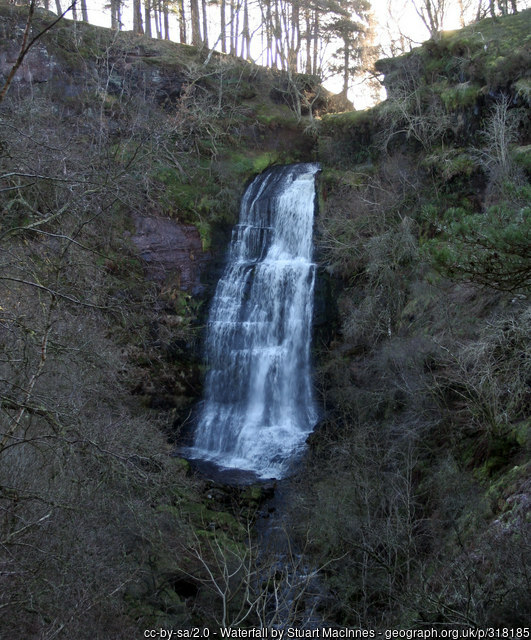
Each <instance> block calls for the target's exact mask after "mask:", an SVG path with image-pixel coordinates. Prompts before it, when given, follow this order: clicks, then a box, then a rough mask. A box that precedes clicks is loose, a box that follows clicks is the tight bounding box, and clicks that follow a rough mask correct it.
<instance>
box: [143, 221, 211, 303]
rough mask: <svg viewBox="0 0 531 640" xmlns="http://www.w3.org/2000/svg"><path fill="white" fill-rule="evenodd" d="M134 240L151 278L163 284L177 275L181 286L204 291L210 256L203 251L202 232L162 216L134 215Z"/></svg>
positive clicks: (186, 289)
mask: <svg viewBox="0 0 531 640" xmlns="http://www.w3.org/2000/svg"><path fill="white" fill-rule="evenodd" d="M134 221H135V226H136V233H135V234H134V235H133V238H132V239H133V242H134V243H135V245H136V247H137V248H138V249H139V251H140V256H141V258H142V259H143V261H144V263H145V264H146V270H147V274H148V277H149V278H151V279H152V280H155V281H156V282H158V283H160V284H164V283H165V282H167V281H169V280H170V279H172V278H173V279H175V278H176V282H175V283H176V284H177V286H178V288H179V289H182V290H184V291H187V292H189V293H193V294H195V295H198V294H200V293H201V292H202V291H203V286H202V284H201V281H200V276H201V272H202V270H203V268H204V266H205V264H206V263H207V261H208V259H209V254H208V253H206V252H204V251H203V247H202V244H201V237H200V235H199V231H198V230H197V228H196V227H194V226H193V225H184V224H180V223H178V222H176V221H174V220H170V219H169V218H161V217H158V216H139V215H136V216H135V217H134Z"/></svg>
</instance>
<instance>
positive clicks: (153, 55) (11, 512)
mask: <svg viewBox="0 0 531 640" xmlns="http://www.w3.org/2000/svg"><path fill="white" fill-rule="evenodd" d="M16 11H17V10H16V9H15V8H13V7H8V8H5V7H4V8H2V16H3V20H4V22H3V25H4V32H3V33H4V35H5V38H6V40H7V41H10V40H12V39H15V38H16V37H17V34H18V31H17V28H18V27H17V24H18V22H17V19H16ZM528 16H529V14H528V13H523V14H520V15H518V16H509V17H507V18H505V19H504V20H497V21H486V22H485V23H481V25H479V26H477V27H475V29H476V30H475V31H472V30H469V31H464V32H458V33H455V34H450V35H447V36H445V37H443V38H442V39H441V40H440V41H438V42H437V43H430V44H429V45H428V46H427V47H424V48H422V49H420V50H417V51H416V52H414V53H412V54H410V55H409V56H406V57H405V58H403V59H402V60H400V61H397V62H393V63H384V64H387V65H392V68H391V67H389V71H388V88H389V100H388V101H387V102H386V103H385V104H383V105H381V106H380V107H378V108H377V109H375V110H373V111H371V112H363V113H352V114H340V115H337V116H326V117H325V118H323V121H322V123H321V128H320V133H319V139H318V144H319V156H320V159H321V160H322V162H323V163H324V166H325V171H324V175H323V213H322V216H321V221H320V229H319V234H320V240H319V243H320V252H321V256H322V259H323V262H325V263H326V265H327V269H328V271H329V272H330V275H331V282H332V286H333V287H334V296H335V298H336V302H337V306H338V318H337V323H338V327H337V331H336V333H335V335H334V336H333V339H332V341H331V342H330V343H328V342H327V343H326V344H319V345H316V349H317V351H318V354H317V355H318V371H317V383H318V387H319V389H320V391H321V394H322V395H321V398H322V404H323V408H324V414H325V415H324V419H323V422H322V424H321V425H320V428H319V430H318V431H317V432H316V433H315V434H314V435H313V436H312V438H311V449H310V453H309V456H308V459H307V461H306V463H305V469H303V470H302V471H301V473H300V474H298V476H297V477H296V478H294V479H293V483H294V490H293V491H292V493H291V495H290V496H289V500H290V502H289V506H290V509H289V511H290V513H292V515H294V516H295V518H294V520H295V524H294V529H293V535H294V536H295V538H296V539H297V541H298V542H299V548H301V549H304V550H305V553H306V554H307V557H308V558H310V559H311V560H312V561H313V562H314V563H315V564H314V566H316V567H323V569H322V576H323V581H324V584H325V586H326V588H327V590H328V592H329V593H330V594H331V595H332V596H333V597H332V598H330V599H328V600H327V599H323V600H322V611H321V612H320V615H321V616H322V619H323V621H326V624H327V625H328V624H330V623H336V624H340V625H347V624H348V625H355V626H356V625H357V626H361V627H363V628H368V627H375V628H388V627H391V626H395V627H406V628H411V627H420V628H422V626H423V625H429V626H431V625H434V624H435V625H439V624H444V625H451V626H456V627H460V626H463V625H467V626H480V625H483V624H488V625H490V626H511V625H514V626H524V624H525V623H526V622H527V621H526V620H525V614H526V608H525V607H526V603H527V602H528V601H529V593H528V589H529V587H528V585H529V576H528V574H527V571H528V566H529V538H528V529H527V527H528V521H527V520H526V518H528V510H529V507H528V504H529V498H528V494H529V463H528V446H529V436H528V432H529V414H530V411H529V410H530V403H531V400H530V397H529V380H530V376H531V372H530V354H529V326H530V323H529V319H530V318H529V309H528V295H529V290H528V287H529V258H528V256H527V254H526V253H525V251H526V247H527V246H528V238H529V209H528V198H529V193H528V185H527V178H528V174H526V171H527V172H528V171H529V140H528V135H529V132H528V129H527V126H528V125H527V122H526V120H525V117H524V116H525V115H526V114H527V110H528V106H529V105H528V99H529V93H528V92H527V91H526V86H527V84H526V83H528V78H527V76H525V73H524V69H525V65H524V64H523V63H522V60H523V56H525V55H526V54H525V48H524V47H519V45H520V44H525V38H526V37H527V34H526V33H524V30H523V27H522V25H525V24H526V21H528V20H529V18H528ZM43 19H46V16H45V17H44V18H43ZM505 29H507V30H509V31H512V32H513V33H514V35H512V36H511V42H514V43H516V44H515V45H514V46H511V47H510V48H509V49H508V51H509V52H511V53H510V54H509V53H507V52H505V51H504V52H502V54H500V55H498V53H496V52H497V51H498V49H496V46H497V45H496V42H500V43H502V42H505V41H507V37H508V36H507V34H506V31H505ZM507 33H508V32H507ZM478 34H481V36H480V35H478ZM518 34H519V35H518ZM482 38H487V39H488V47H487V49H486V50H485V49H484V47H483V48H482V46H483V45H481V44H480V42H483V39H482ZM465 40H466V44H465ZM459 42H461V45H460V44H459ZM491 45H492V46H491ZM460 46H461V48H459V47H460ZM499 46H505V45H501V44H500V45H499ZM482 52H483V53H482ZM490 52H494V53H495V54H496V55H495V56H494V53H493V56H494V58H493V60H494V63H492V64H491V59H490V58H489V56H490ZM34 53H35V59H34V62H32V63H31V64H34V63H36V62H39V64H41V65H43V66H42V67H41V70H42V69H43V73H44V75H45V76H46V73H47V69H48V70H49V69H51V68H53V69H54V73H53V75H51V76H46V82H42V83H41V84H36V83H33V84H29V85H28V84H24V82H22V81H21V82H17V83H16V84H14V85H13V87H12V90H11V91H10V94H9V99H8V100H6V101H5V102H4V103H3V104H2V108H1V112H0V118H1V120H2V125H3V128H2V135H1V140H0V142H1V152H0V162H1V165H2V166H1V176H2V184H1V187H0V189H1V190H0V202H1V205H2V210H3V217H2V222H1V228H0V244H1V247H2V255H1V258H0V260H1V274H0V318H1V320H0V340H1V357H0V384H1V386H0V401H1V413H0V417H1V424H2V427H1V430H2V436H1V441H0V463H1V464H0V507H1V510H2V519H1V522H0V536H1V537H0V539H1V541H2V560H1V562H2V565H1V566H2V571H1V573H0V589H1V591H2V593H3V602H2V608H0V624H1V626H2V629H5V630H6V633H9V634H11V635H12V636H13V637H27V636H29V635H35V636H37V635H39V636H45V635H47V636H53V635H54V634H55V635H60V634H64V635H65V636H66V635H68V636H75V637H79V638H84V637H87V638H88V637H90V638H93V637H103V638H105V637H109V636H110V635H111V634H112V635H113V636H116V637H118V638H120V637H128V638H130V637H131V634H135V635H136V633H138V629H142V628H155V627H159V626H160V627H164V628H180V627H184V628H186V627H190V626H204V625H206V626H213V627H217V626H218V625H228V624H234V625H240V626H255V625H258V624H263V623H264V621H265V620H266V619H267V620H268V621H269V623H271V622H272V621H273V622H278V623H279V624H280V623H281V622H286V621H289V622H290V623H291V624H293V625H297V624H299V623H300V622H301V621H303V620H304V617H305V616H306V614H307V611H308V606H307V605H306V604H305V597H306V589H307V587H308V583H307V582H305V581H304V580H303V581H302V582H299V583H298V584H299V585H300V588H299V589H298V591H297V592H296V593H295V594H294V592H293V590H289V589H286V588H285V583H286V582H288V583H289V581H290V577H289V573H286V572H285V571H284V570H283V569H284V568H283V567H279V565H278V563H277V559H276V558H273V559H272V560H271V561H269V559H267V560H268V561H267V562H265V563H264V555H263V551H261V553H260V554H258V550H257V548H256V543H255V541H254V540H253V539H252V536H251V535H250V527H251V526H252V522H253V517H254V513H255V511H256V509H257V508H258V506H259V503H260V500H261V499H262V496H263V494H262V492H261V491H260V489H258V488H250V489H247V490H240V491H236V490H235V491H229V490H226V489H222V488H220V487H213V486H212V485H209V484H208V483H205V482H202V481H200V480H198V479H197V478H193V477H192V476H190V475H189V468H188V465H187V464H186V462H185V461H182V460H179V459H177V458H172V457H171V455H170V454H171V446H172V445H171V444H169V443H168V440H167V438H165V437H163V435H162V433H168V432H169V431H172V429H171V425H172V424H174V423H175V424H176V425H177V426H179V425H181V423H182V422H183V420H182V418H183V417H185V416H186V415H188V413H189V410H190V407H191V405H192V403H193V401H194V399H195V398H196V397H197V396H198V394H199V393H200V371H199V364H198V360H197V350H196V345H197V344H198V342H199V336H198V333H199V331H200V329H199V328H198V324H199V322H200V320H199V319H198V318H199V316H200V313H201V309H200V303H199V302H198V301H194V300H192V299H191V298H190V297H189V296H186V295H184V294H183V293H182V292H180V291H179V289H178V287H177V285H175V286H172V287H169V288H168V289H167V290H164V291H162V290H161V289H160V287H159V286H158V285H157V284H156V283H154V282H149V281H146V280H145V277H144V272H143V268H142V265H141V263H140V262H139V260H138V256H137V254H136V252H135V250H134V248H133V246H132V244H131V242H130V234H131V232H132V223H131V213H134V212H141V213H144V212H146V211H148V212H149V213H152V214H157V215H164V216H170V217H172V218H173V219H176V220H178V221H181V222H191V223H193V224H195V225H196V226H198V228H199V229H200V231H201V234H202V239H203V244H204V247H205V248H210V249H211V250H212V251H213V252H214V253H215V252H216V249H218V248H219V246H221V245H222V244H223V242H224V241H225V239H226V235H224V234H225V231H226V229H227V228H228V226H229V225H230V224H231V223H232V222H233V221H234V220H235V216H236V212H237V200H238V197H239V195H240V193H241V190H242V189H243V186H244V183H245V182H246V181H247V180H248V179H249V178H250V177H251V176H252V175H253V174H254V173H255V172H257V171H260V170H261V169H263V168H265V167H266V166H267V165H268V164H269V163H274V162H282V161H286V162H289V161H294V160H299V159H301V160H307V159H309V157H311V154H312V146H313V144H314V141H315V139H314V138H313V137H311V136H305V135H304V134H303V132H302V130H301V127H300V124H299V122H298V118H297V117H296V116H297V115H300V111H301V109H302V108H303V106H304V101H305V100H306V101H307V102H312V101H313V100H314V98H316V95H317V94H316V92H315V91H314V90H313V88H312V86H311V83H310V79H309V78H306V77H303V78H301V79H300V83H301V84H300V85H298V86H297V87H295V89H296V91H295V93H293V91H294V87H293V86H292V85H290V84H289V82H287V80H286V78H283V77H276V76H273V75H270V74H269V73H268V72H264V71H261V70H258V69H256V68H255V67H253V66H251V65H248V64H247V63H241V62H240V63H234V61H230V60H229V59H228V58H226V57H223V56H221V57H220V56H216V57H212V59H211V60H210V61H209V62H208V64H205V62H206V60H205V58H204V56H202V55H201V54H200V53H198V52H197V51H196V50H195V49H193V48H190V47H178V46H175V45H171V44H169V43H163V42H157V43H154V42H152V41H150V40H149V39H145V38H137V37H132V36H131V35H130V34H119V35H118V36H113V35H112V34H111V32H109V31H106V30H101V29H97V28H94V27H90V26H89V25H77V26H76V30H75V31H74V30H73V29H72V28H71V27H70V26H65V27H64V28H62V29H59V30H57V31H54V32H51V33H50V34H48V35H47V37H46V39H43V40H42V43H40V44H39V46H38V47H37V48H36V49H35V52H34ZM485 53H486V56H487V57H485V55H484V54H485ZM506 54H507V55H506ZM513 54H514V55H513ZM456 56H457V57H456ZM511 61H512V62H511ZM30 62H31V61H30ZM395 65H396V66H395ZM493 65H494V66H493ZM489 70H490V71H489ZM500 70H504V71H503V73H502V72H501V71H500ZM500 78H501V79H503V82H501V81H500ZM286 82H287V84H286ZM30 95H31V100H28V99H27V98H28V96H30ZM293 107H295V110H293ZM297 111H298V114H297ZM294 113H295V114H296V116H295V117H294V116H293V114H294ZM480 285H481V286H480ZM203 308H204V305H203ZM161 389H162V390H163V393H160V390H161ZM157 396H158V399H157ZM162 396H163V400H161V397H162ZM157 406H158V409H156V410H154V408H155V407H157ZM148 407H151V408H150V409H148ZM291 561H292V562H291V565H292V566H290V567H289V570H290V571H295V572H297V571H298V572H299V575H301V568H302V569H304V570H305V571H306V575H308V571H307V568H306V565H304V563H305V562H306V560H304V561H301V559H300V557H298V556H296V554H293V555H292V557H291ZM264 564H265V567H266V568H264ZM288 564H289V563H288ZM283 583H284V584H283ZM279 600H280V601H282V605H283V606H280V607H279V606H278V601H279ZM275 601H276V602H277V607H276V609H275V605H274V602H275ZM310 608H311V607H310ZM275 616H276V617H275Z"/></svg>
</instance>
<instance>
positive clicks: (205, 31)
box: [201, 0, 208, 47]
mask: <svg viewBox="0 0 531 640" xmlns="http://www.w3.org/2000/svg"><path fill="white" fill-rule="evenodd" d="M201 8H202V10H203V44H204V45H205V47H208V16H207V3H206V0H201Z"/></svg>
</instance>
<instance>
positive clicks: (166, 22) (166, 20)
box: [162, 0, 186, 42]
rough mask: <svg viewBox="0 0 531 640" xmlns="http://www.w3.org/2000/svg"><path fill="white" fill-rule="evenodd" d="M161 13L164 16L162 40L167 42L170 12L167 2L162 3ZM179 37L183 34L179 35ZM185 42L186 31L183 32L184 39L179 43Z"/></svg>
mask: <svg viewBox="0 0 531 640" xmlns="http://www.w3.org/2000/svg"><path fill="white" fill-rule="evenodd" d="M162 13H163V14H164V40H169V39H170V16H169V14H170V11H169V8H168V0H163V1H162ZM179 20H180V18H179ZM183 22H184V18H183ZM179 24H180V22H179ZM181 35H183V34H182V33H181ZM185 41H186V31H185V32H184V38H183V40H182V41H181V42H185Z"/></svg>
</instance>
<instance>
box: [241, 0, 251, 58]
mask: <svg viewBox="0 0 531 640" xmlns="http://www.w3.org/2000/svg"><path fill="white" fill-rule="evenodd" d="M242 58H243V59H244V60H250V59H251V34H250V32H249V7H248V5H247V0H244V2H243V30H242Z"/></svg>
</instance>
